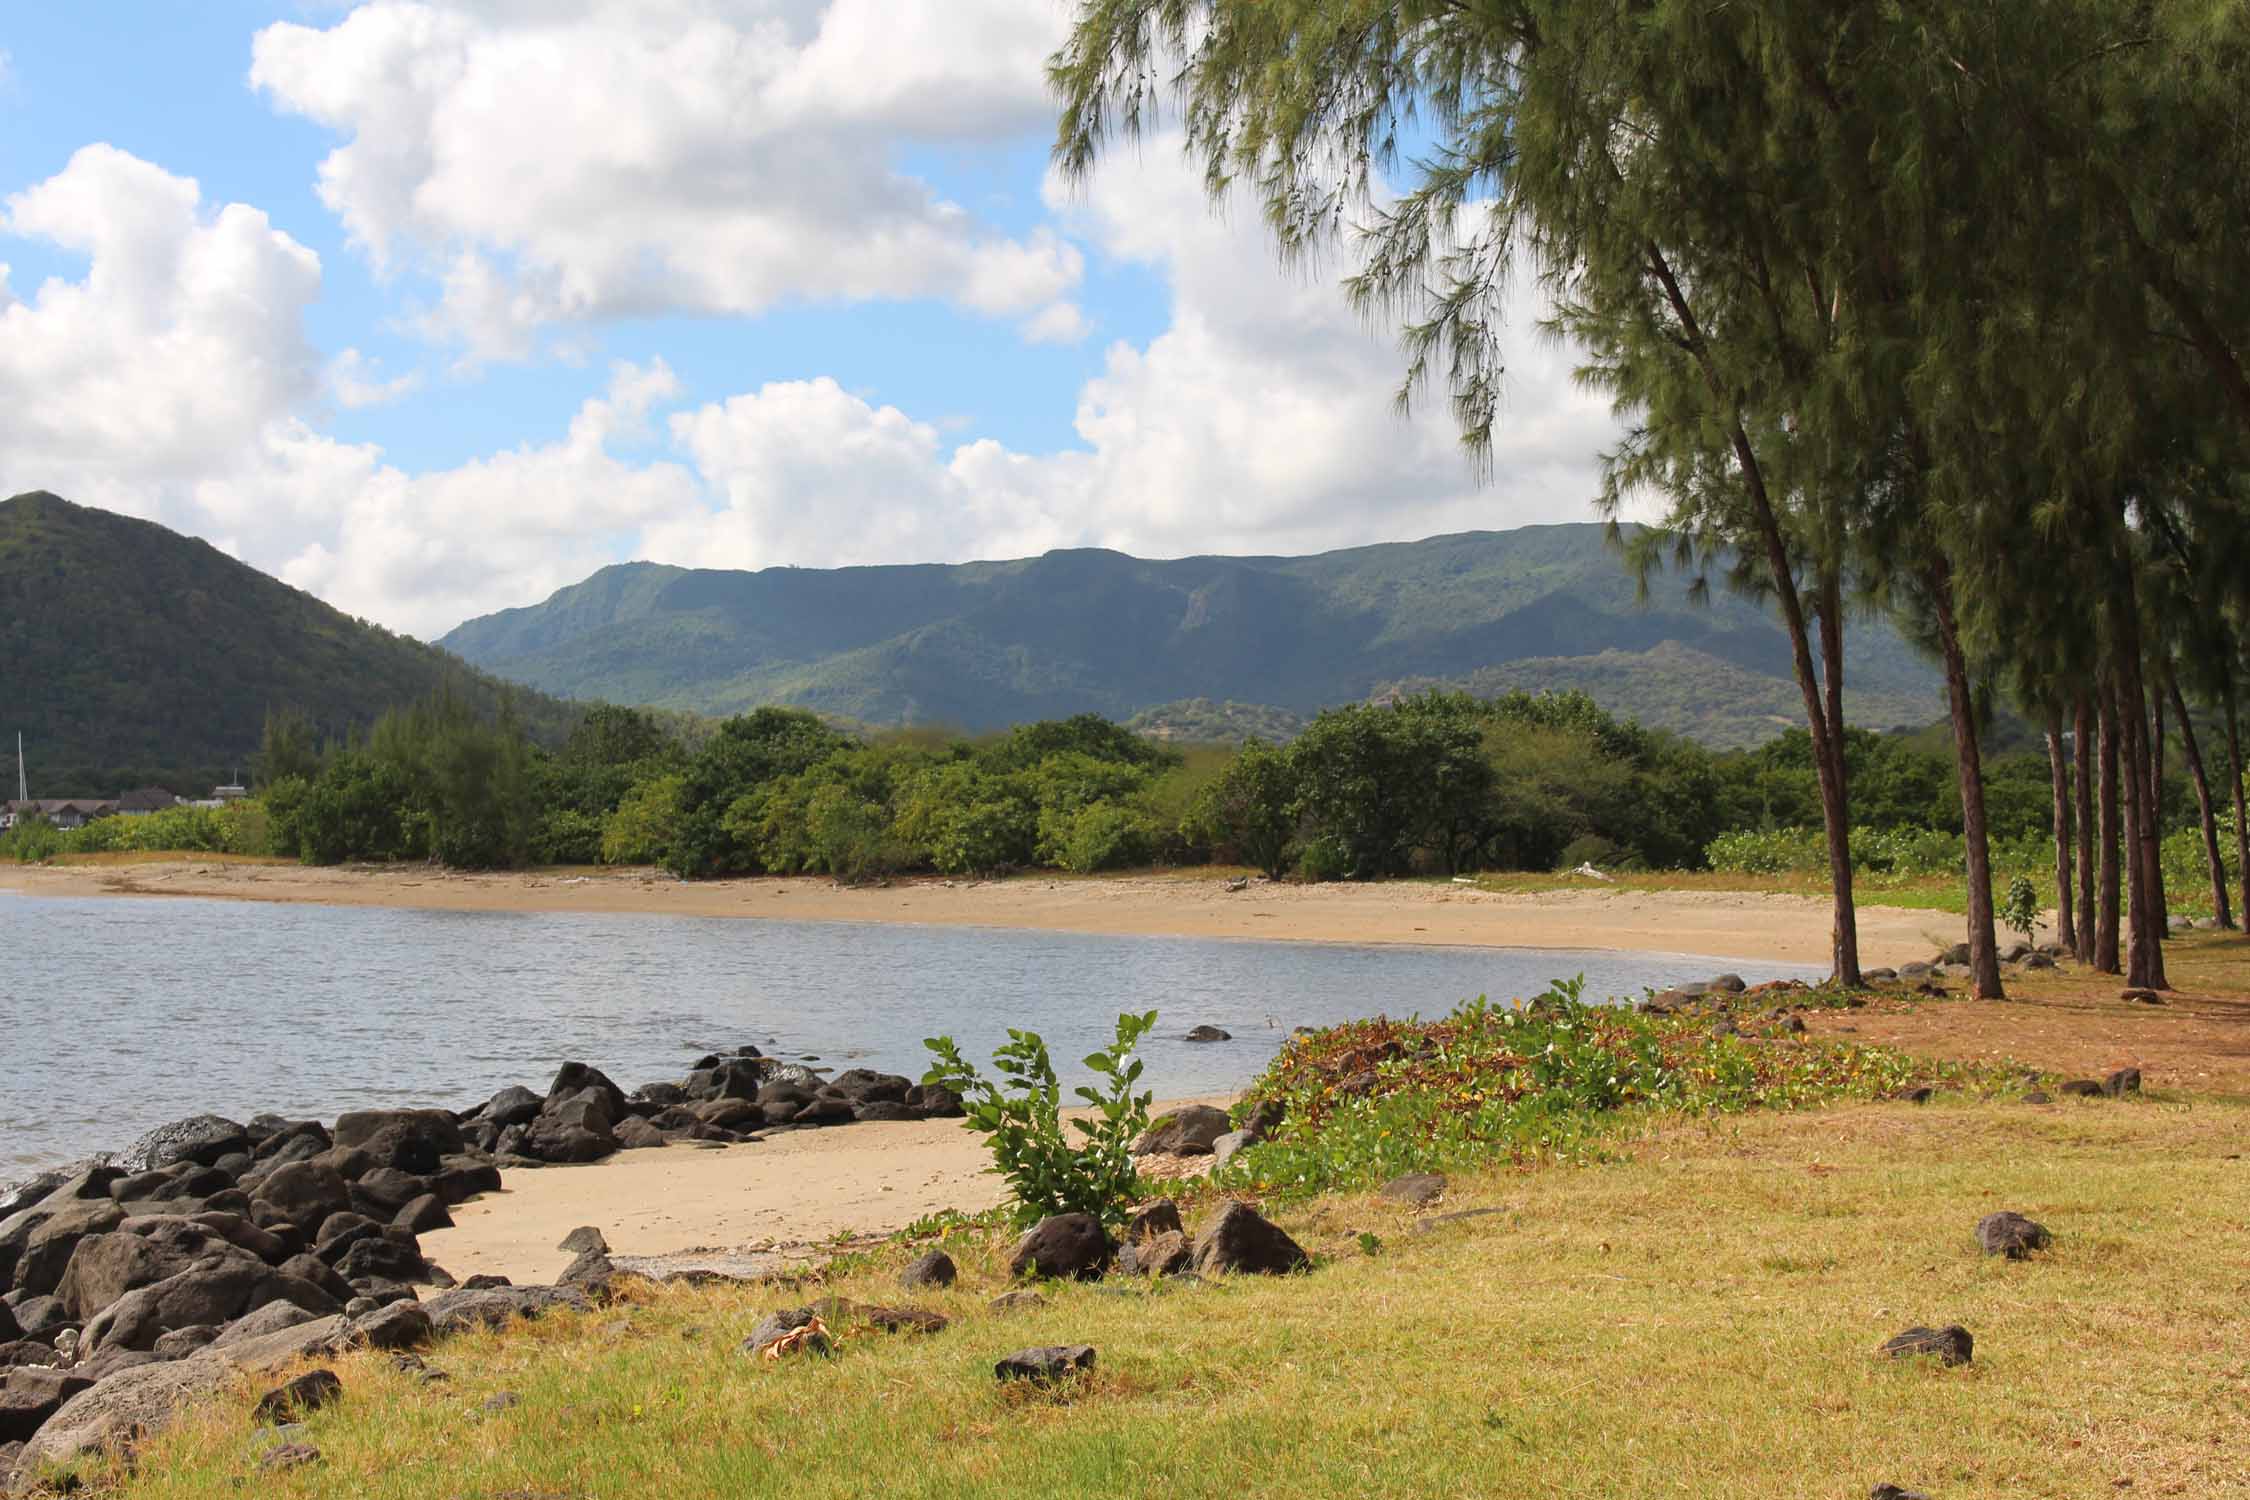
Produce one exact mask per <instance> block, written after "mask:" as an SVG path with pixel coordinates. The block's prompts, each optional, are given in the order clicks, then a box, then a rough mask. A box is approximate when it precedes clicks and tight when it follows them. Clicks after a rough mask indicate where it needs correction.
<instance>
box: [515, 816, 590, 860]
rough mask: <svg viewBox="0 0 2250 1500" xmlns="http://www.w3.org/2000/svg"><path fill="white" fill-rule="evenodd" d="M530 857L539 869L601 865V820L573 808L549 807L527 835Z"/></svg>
mask: <svg viewBox="0 0 2250 1500" xmlns="http://www.w3.org/2000/svg"><path fill="white" fill-rule="evenodd" d="M531 857H532V859H533V861H535V862H536V863H538V864H543V865H591V864H598V863H600V862H601V857H602V820H601V819H600V818H598V817H596V816H594V814H592V813H589V812H580V811H579V810H578V809H577V808H575V807H550V808H548V809H547V810H546V811H545V812H544V813H541V814H540V815H539V826H538V827H537V828H536V829H535V830H534V831H533V832H532V835H531Z"/></svg>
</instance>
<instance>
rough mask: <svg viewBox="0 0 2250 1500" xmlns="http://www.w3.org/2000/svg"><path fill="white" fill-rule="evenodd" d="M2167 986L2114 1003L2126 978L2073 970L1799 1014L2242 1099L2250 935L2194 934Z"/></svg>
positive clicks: (2180, 948)
mask: <svg viewBox="0 0 2250 1500" xmlns="http://www.w3.org/2000/svg"><path fill="white" fill-rule="evenodd" d="M2165 963H2166V968H2167V971H2168V976H2169V977H2170V979H2171V981H2172V983H2173V985H2174V988H2173V989H2172V990H2170V991H2168V992H2166V993H2165V995H2164V997H2163V998H2164V1002H2165V1003H2164V1004H2162V1005H2153V1006H2152V1005H2142V1004H2135V1003H2132V1002H2128V1001H2126V1000H2123V999H2121V998H2120V995H2121V992H2122V991H2123V989H2124V983H2123V981H2122V980H2120V979H2119V978H2118V977H2117V976H2115V975H2113V974H2094V973H2090V972H2088V971H2086V970H2083V969H2079V968H2077V967H2075V966H2073V965H2066V966H2065V967H2063V968H2061V969H2058V970H2056V971H2054V972H2053V973H2051V974H2010V975H2008V976H2007V986H2008V999H2007V1000H2005V1001H1974V1000H1970V999H1967V998H1966V997H1965V996H1964V995H1963V994H1962V993H1961V990H1960V986H1959V985H1958V984H1956V985H1954V986H1953V987H1952V989H1953V993H1952V994H1950V995H1948V996H1947V997H1946V998H1945V999H1943V1000H1939V999H1935V998H1921V997H1901V998H1885V999H1881V1000H1877V1001H1874V1002H1873V1003H1871V1004H1870V1005H1869V1006H1868V1007H1867V1008H1866V1009H1864V1010H1858V1011H1822V1012H1818V1013H1815V1014H1808V1015H1807V1016H1806V1018H1805V1021H1806V1025H1807V1028H1808V1029H1809V1030H1810V1031H1811V1032H1813V1033H1814V1034H1816V1035H1822V1036H1839V1037H1841V1038H1843V1039H1845V1040H1850V1041H1857V1042H1868V1043H1876V1044H1879V1045H1882V1046H1889V1047H1897V1048H1899V1049H1900V1050H1902V1051H1907V1052H1915V1053H1919V1054H1921V1055H1923V1056H1926V1057H1944V1058H1957V1059H1964V1060H1977V1061H1986V1062H1989V1061H1995V1060H2007V1061H2014V1062H2020V1063H2022V1064H2024V1065H2025V1066H2026V1067H2034V1068H2040V1069H2043V1070H2048V1071H2052V1072H2057V1073H2062V1074H2065V1075H2067V1076H2070V1077H2092V1078H2100V1077H2103V1076H2105V1075H2106V1074H2108V1073H2109V1072H2110V1071H2111V1070H2113V1069H2116V1068H2124V1067H2136V1068H2139V1069H2140V1070H2141V1073H2142V1078H2143V1083H2144V1085H2145V1086H2146V1087H2148V1088H2151V1089H2175V1090H2181V1091H2185V1092H2193V1093H2218V1094H2250V937H2245V936H2243V935H2242V934H2240V933H2226V932H2198V933H2193V934H2189V935H2186V936H2183V937H2180V938H2177V939H2175V940H2174V941H2173V942H2171V943H2169V944H2167V945H2166V947H2165Z"/></svg>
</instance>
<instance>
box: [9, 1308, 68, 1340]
mask: <svg viewBox="0 0 2250 1500" xmlns="http://www.w3.org/2000/svg"><path fill="white" fill-rule="evenodd" d="M16 1323H17V1325H18V1326H19V1327H21V1328H22V1329H23V1336H24V1337H25V1338H27V1339H50V1340H51V1339H53V1338H54V1336H55V1335H56V1334H58V1333H60V1332H62V1331H63V1330H64V1329H65V1328H68V1327H69V1326H70V1314H69V1313H67V1312H64V1311H63V1305H62V1300H61V1299H60V1298H58V1297H26V1298H24V1299H23V1300H22V1301H21V1302H18V1303H17V1304H16Z"/></svg>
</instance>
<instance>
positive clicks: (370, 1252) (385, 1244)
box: [335, 1234, 430, 1285]
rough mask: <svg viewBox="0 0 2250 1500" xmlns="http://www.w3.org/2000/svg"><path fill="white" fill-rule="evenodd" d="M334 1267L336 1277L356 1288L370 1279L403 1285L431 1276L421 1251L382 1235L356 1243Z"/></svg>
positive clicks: (372, 1236)
mask: <svg viewBox="0 0 2250 1500" xmlns="http://www.w3.org/2000/svg"><path fill="white" fill-rule="evenodd" d="M335 1266H336V1274H337V1275H339V1276H341V1277H343V1278H344V1279H345V1280H346V1281H349V1282H351V1283H353V1284H354V1285H357V1284H358V1283H359V1282H361V1281H365V1280H368V1279H371V1278H372V1279H377V1280H382V1281H396V1282H402V1283H404V1282H415V1281H423V1280H426V1279H427V1278H428V1277H429V1274H430V1267H429V1263H428V1262H427V1261H425V1260H423V1259H422V1252H421V1251H419V1250H416V1249H412V1248H410V1247H409V1246H406V1245H402V1244H400V1243H398V1242H397V1241H396V1240H391V1239H386V1238H384V1237H383V1236H382V1235H380V1234H377V1235H371V1236H369V1237H368V1238H366V1239H362V1240H358V1241H355V1242H354V1243H353V1245H352V1247H351V1248H350V1249H349V1250H346V1251H345V1252H344V1254H343V1257H342V1258H341V1259H339V1260H338V1261H336V1262H335Z"/></svg>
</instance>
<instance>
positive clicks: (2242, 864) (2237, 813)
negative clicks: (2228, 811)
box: [2227, 680, 2250, 923]
mask: <svg viewBox="0 0 2250 1500" xmlns="http://www.w3.org/2000/svg"><path fill="white" fill-rule="evenodd" d="M2227 785H2228V786H2229V787H2231V788H2233V791H2234V873H2235V876H2236V878H2237V879H2239V880H2240V881H2241V882H2242V920H2243V921H2244V922H2245V923H2250V816H2246V815H2245V814H2246V809H2245V808H2244V807H2243V805H2242V804H2243V793H2242V727H2241V724H2240V723H2239V721H2238V715H2237V714H2236V712H2235V702H2234V683H2233V682H2232V681H2231V680H2230V681H2229V682H2228V683H2227Z"/></svg>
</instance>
